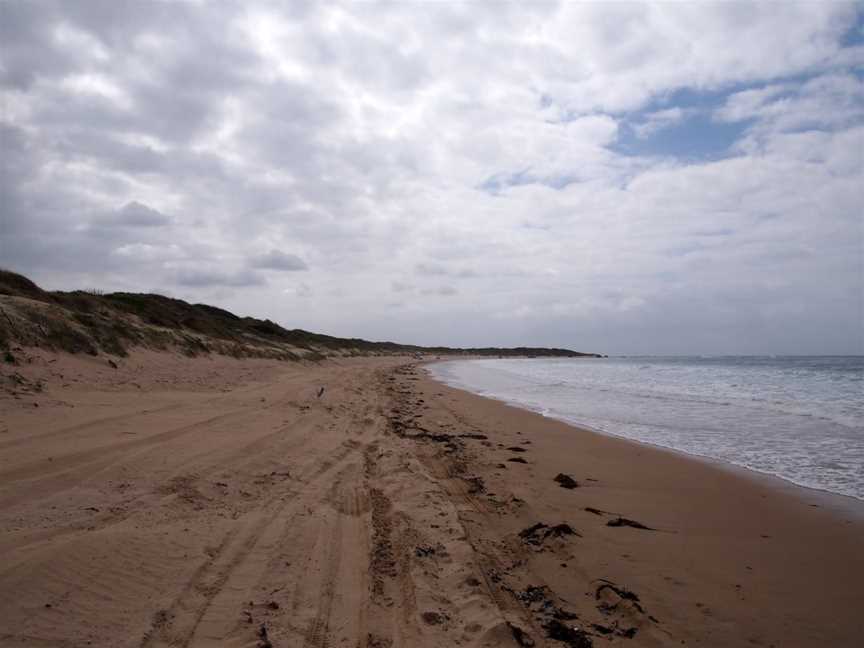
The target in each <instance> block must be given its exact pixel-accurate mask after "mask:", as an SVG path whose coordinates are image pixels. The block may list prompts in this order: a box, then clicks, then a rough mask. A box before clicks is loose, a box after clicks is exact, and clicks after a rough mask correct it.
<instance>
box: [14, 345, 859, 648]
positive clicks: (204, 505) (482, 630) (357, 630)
mask: <svg viewBox="0 0 864 648" xmlns="http://www.w3.org/2000/svg"><path fill="white" fill-rule="evenodd" d="M112 362H113V363H114V364H115V365H117V366H116V367H115V366H112V365H111V364H109V363H108V362H107V360H106V359H105V358H99V357H94V358H91V357H80V356H68V355H63V354H50V353H45V352H38V353H37V352H35V351H34V352H33V353H32V355H31V357H30V359H29V361H27V362H22V364H21V365H20V366H19V367H17V368H16V369H15V371H16V372H18V374H19V376H20V378H19V381H24V382H17V383H16V385H17V386H16V388H15V389H16V391H8V390H7V391H5V392H3V393H2V394H0V410H2V412H3V417H2V418H3V424H2V425H0V447H2V452H0V517H2V519H0V523H2V528H3V532H2V534H0V554H2V555H3V557H4V560H3V563H4V564H3V566H2V567H0V640H2V643H3V645H9V646H26V645H61V644H62V645H72V646H78V645H81V646H84V645H115V646H130V647H131V646H168V645H175V644H176V643H178V642H180V643H181V645H187V646H208V645H228V646H233V645H236V646H255V645H264V642H265V640H266V641H267V642H270V644H271V645H273V646H292V645H304V646H306V645H309V646H323V645H340V644H342V643H345V644H346V645H351V646H360V647H361V648H379V647H380V646H389V647H391V648H393V647H396V646H400V647H401V646H405V647H406V648H407V647H409V646H410V647H414V646H421V647H425V646H429V647H433V646H465V647H476V648H481V647H490V648H491V647H493V646H516V647H517V648H518V647H520V646H522V647H524V646H527V645H533V646H538V647H539V646H548V647H549V648H558V647H560V646H580V647H582V646H588V645H593V646H606V645H610V646H633V647H642V646H646V647H647V646H668V645H690V646H718V647H719V646H730V645H753V646H766V647H767V646H772V645H774V646H777V647H778V648H779V647H780V646H783V647H784V648H785V647H788V646H802V647H803V646H808V647H809V646H813V645H830V646H841V647H842V646H853V645H856V642H857V640H858V639H859V638H860V636H861V633H862V622H861V620H860V618H859V615H858V607H859V605H858V604H859V603H860V593H859V584H860V582H861V581H862V580H864V558H862V556H861V552H860V544H861V539H862V538H864V520H862V518H861V517H858V516H853V515H846V514H845V513H844V512H843V511H842V510H841V509H842V507H839V508H838V506H837V505H836V501H835V502H834V503H826V500H825V499H824V498H822V496H821V494H817V493H816V492H814V493H809V494H808V493H803V495H804V496H803V497H802V492H801V491H802V489H801V488H799V487H795V489H794V491H795V492H794V493H793V492H789V491H791V490H792V489H784V488H782V487H778V485H777V484H772V483H768V482H767V481H766V480H765V479H762V478H761V476H760V478H757V479H753V478H752V477H751V476H747V475H743V474H735V473H733V472H730V471H729V470H727V469H725V468H723V467H719V466H716V465H712V464H711V463H706V462H703V461H700V460H699V459H697V458H694V457H692V456H689V455H681V454H680V453H676V452H672V451H668V450H665V449H662V448H656V447H653V446H648V445H644V444H639V443H636V442H633V441H630V440H627V439H622V438H619V437H614V436H610V435H605V434H602V433H598V432H593V431H589V430H583V429H579V428H578V427H574V426H572V425H569V424H567V423H564V422H561V421H557V420H555V419H551V418H548V417H544V416H542V415H540V414H537V413H534V412H531V411H528V410H524V409H519V408H516V407H513V406H510V405H507V404H505V403H502V402H500V401H496V400H492V399H489V398H485V397H482V396H478V395H475V394H472V393H470V392H467V391H463V390H460V389H457V388H454V387H449V386H447V385H445V384H444V383H442V382H439V381H437V380H435V379H434V378H433V377H431V376H430V375H428V372H427V371H426V370H425V368H424V367H423V366H422V363H420V362H418V361H417V360H416V359H414V358H398V357H380V358H375V357H369V358H352V359H347V358H346V359H332V360H327V361H324V362H321V363H304V364H300V363H285V362H278V361H274V360H253V359H235V358H226V357H221V356H210V357H205V358H197V359H190V358H186V357H182V356H178V355H173V354H164V353H151V352H135V353H133V354H132V355H131V356H130V357H129V358H126V359H117V360H116V362H115V361H113V360H112ZM28 385H29V387H28ZM37 386H38V388H37ZM837 497H839V496H837ZM106 596H108V597H109V599H106ZM106 600H110V602H106ZM262 633H263V634H262ZM39 642H42V643H39ZM64 642H65V643H64ZM88 642H89V644H88Z"/></svg>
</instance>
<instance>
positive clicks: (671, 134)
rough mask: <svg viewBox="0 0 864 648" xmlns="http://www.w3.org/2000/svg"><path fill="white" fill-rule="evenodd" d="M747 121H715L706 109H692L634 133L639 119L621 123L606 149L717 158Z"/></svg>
mask: <svg viewBox="0 0 864 648" xmlns="http://www.w3.org/2000/svg"><path fill="white" fill-rule="evenodd" d="M751 123H752V122H751V121H741V122H731V123H730V122H719V121H716V120H714V119H713V118H712V115H711V112H710V111H702V112H692V113H685V114H684V116H683V117H682V118H681V119H680V120H679V121H676V122H673V123H670V124H668V125H662V124H661V125H659V126H658V128H657V129H656V130H654V131H652V132H650V133H649V134H647V135H642V136H640V135H639V134H638V133H637V127H638V124H639V122H636V123H632V122H629V123H625V124H624V125H623V127H622V128H621V130H620V131H619V135H618V139H617V141H616V142H615V143H614V144H613V145H612V146H611V147H610V148H611V149H612V150H614V151H615V152H616V153H619V154H621V155H627V156H640V157H641V156H649V157H653V156H662V157H674V158H677V159H680V160H682V161H689V162H699V161H705V160H712V159H719V158H722V157H726V156H728V155H729V154H730V151H731V148H732V146H733V145H734V144H735V142H737V141H738V140H739V139H740V138H741V136H742V135H743V134H744V132H745V131H746V130H747V128H748V127H749V126H750V124H751Z"/></svg>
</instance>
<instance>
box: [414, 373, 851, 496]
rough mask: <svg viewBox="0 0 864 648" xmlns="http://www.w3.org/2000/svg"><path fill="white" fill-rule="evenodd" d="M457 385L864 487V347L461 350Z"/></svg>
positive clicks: (570, 417) (759, 466) (831, 487)
mask: <svg viewBox="0 0 864 648" xmlns="http://www.w3.org/2000/svg"><path fill="white" fill-rule="evenodd" d="M431 370H432V372H433V374H434V375H436V376H437V377H438V378H439V379H441V380H443V381H444V382H447V383H449V384H452V385H454V386H457V387H462V388H464V389H468V390H470V391H473V392H477V393H483V394H484V395H488V396H491V397H494V398H497V399H500V400H504V401H507V402H510V403H513V404H515V405H519V406H522V407H525V408H528V409H531V410H534V411H537V412H541V413H543V414H544V415H547V416H551V417H554V418H558V419H562V420H565V421H569V422H571V423H578V424H583V425H587V426H590V427H592V428H594V429H598V430H601V431H603V432H606V433H609V434H615V435H618V436H623V437H627V438H630V439H635V440H638V441H643V442H647V443H653V444H656V445H660V446H664V447H668V448H673V449H676V450H679V451H683V452H687V453H691V454H696V455H701V456H705V457H710V458H714V459H719V460H722V461H726V462H729V463H733V464H736V465H739V466H744V467H746V468H750V469H753V470H758V471H761V472H766V473H770V474H773V475H777V476H779V477H783V478H785V479H788V480H790V481H793V482H795V483H798V484H801V485H804V486H809V487H812V488H819V489H822V490H828V491H832V492H835V493H840V494H843V495H850V496H853V497H857V498H859V499H864V358H861V357H819V358H816V357H790V358H783V357H734V358H732V357H689V358H646V357H639V358H610V359H550V360H546V359H531V360H527V359H526V360H522V359H504V360H458V361H451V362H442V363H438V364H435V365H432V366H431Z"/></svg>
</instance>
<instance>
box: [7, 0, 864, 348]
mask: <svg viewBox="0 0 864 648" xmlns="http://www.w3.org/2000/svg"><path fill="white" fill-rule="evenodd" d="M862 152H864V4H862V3H843V2H807V3H800V4H798V3H792V2H785V3H773V2H772V3H757V4H751V3H732V2H723V3H716V4H714V3H710V4H709V3H665V4H643V3H637V4H624V3H605V4H592V3H574V2H566V3H552V2H550V3H502V2H495V3H492V2H470V3H458V2H446V3H444V2H440V3H439V2H422V3H421V2H410V3H408V2H405V3H394V2H386V3H382V2H378V3H376V2H363V3H359V2H358V3H341V4H340V3H316V2H309V3H305V2H302V3H287V2H286V3H283V2H280V3H267V2H236V3H232V2H212V3H202V2H173V3H172V2H145V1H143V0H142V1H135V2H123V1H117V0H104V1H93V0H82V1H80V2H40V1H27V2H16V1H7V0H0V266H2V267H5V268H8V269H12V270H15V271H17V272H21V273H23V274H26V275H27V276H29V277H30V278H32V279H34V280H35V281H36V282H37V283H39V284H40V285H41V286H43V287H44V288H49V289H62V290H67V289H77V288H85V289H89V288H98V289H101V290H105V291H117V290H125V291H134V292H158V293H162V294H167V295H170V296H173V297H178V298H182V299H186V300H189V301H192V302H203V303H209V304H214V305H218V306H221V307H224V308H228V309H230V310H232V311H233V312H236V313H238V314H244V315H246V314H248V315H253V316H256V317H260V318H269V319H272V320H274V321H276V322H279V323H280V324H282V325H283V326H286V327H287V328H305V329H308V330H313V331H320V332H324V333H329V334H332V335H342V336H357V337H364V338H367V339H374V340H385V339H386V340H394V341H400V342H406V343H419V344H446V345H462V346H469V345H507V346H509V345H532V346H563V347H568V348H572V349H577V350H582V351H593V352H600V353H609V354H633V353H642V354H694V353H695V354H762V353H765V354H850V353H864V266H862V264H864V216H862V204H864V160H862V156H864V153H862Z"/></svg>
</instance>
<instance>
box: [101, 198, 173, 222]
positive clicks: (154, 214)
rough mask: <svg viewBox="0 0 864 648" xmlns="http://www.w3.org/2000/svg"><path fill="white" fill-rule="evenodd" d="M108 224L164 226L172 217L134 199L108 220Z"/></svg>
mask: <svg viewBox="0 0 864 648" xmlns="http://www.w3.org/2000/svg"><path fill="white" fill-rule="evenodd" d="M106 224H116V225H125V226H129V227H162V226H165V225H170V224H171V219H170V218H169V217H168V216H166V215H165V214H163V213H162V212H160V211H158V210H156V209H153V208H152V207H148V206H147V205H142V204H141V203H139V202H137V201H134V200H133V201H132V202H130V203H126V204H125V205H124V206H123V208H122V209H120V210H119V211H118V212H117V214H116V216H114V217H113V218H111V219H110V220H109V221H107V223H106Z"/></svg>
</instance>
